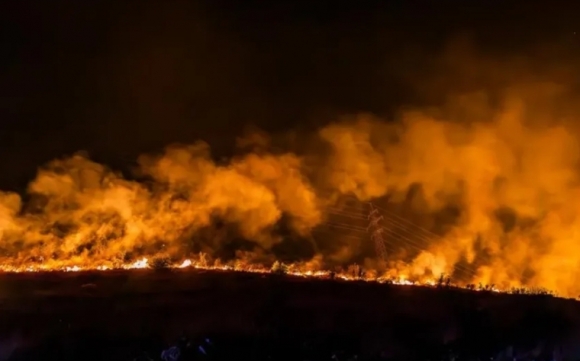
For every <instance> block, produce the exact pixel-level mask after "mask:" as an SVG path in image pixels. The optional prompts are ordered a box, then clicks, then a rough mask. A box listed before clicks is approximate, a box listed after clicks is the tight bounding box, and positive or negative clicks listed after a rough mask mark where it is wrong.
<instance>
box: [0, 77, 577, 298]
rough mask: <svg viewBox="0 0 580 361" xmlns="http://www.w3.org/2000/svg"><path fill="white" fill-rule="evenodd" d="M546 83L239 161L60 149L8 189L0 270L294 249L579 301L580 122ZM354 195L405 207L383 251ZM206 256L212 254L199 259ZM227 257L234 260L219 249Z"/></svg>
mask: <svg viewBox="0 0 580 361" xmlns="http://www.w3.org/2000/svg"><path fill="white" fill-rule="evenodd" d="M543 87H544V85H538V86H537V87H529V88H524V89H521V88H515V89H511V90H510V91H509V92H506V94H505V96H504V99H503V102H502V104H501V105H499V106H494V107H491V106H490V105H487V104H486V103H485V102H482V101H481V96H480V95H477V96H475V97H474V98H470V97H469V96H462V97H460V98H458V99H451V101H450V103H451V106H448V107H442V108H441V109H438V110H437V111H432V110H415V111H410V112H405V113H403V114H401V115H400V119H399V120H398V121H396V122H386V121H384V120H381V119H376V118H374V117H372V116H368V115H360V116H357V117H353V118H351V119H344V120H342V121H340V122H336V123H333V124H330V125H327V126H326V127H324V128H322V129H320V130H319V131H318V132H317V133H316V134H314V136H313V137H314V138H315V139H316V140H317V142H318V145H313V146H312V147H311V148H308V149H306V150H304V149H302V150H301V152H300V153H297V152H292V151H291V150H288V151H287V152H286V153H281V152H279V151H276V152H274V151H272V152H268V146H269V145H268V144H269V140H268V139H266V138H267V136H265V135H264V134H260V135H259V136H257V137H253V138H252V137H248V140H244V141H239V143H240V144H242V145H243V152H242V151H241V152H240V154H239V155H238V156H236V157H233V158H232V159H230V160H229V161H228V162H227V163H219V164H218V163H216V162H214V160H213V159H212V157H211V154H210V149H209V146H208V145H207V144H205V143H202V142H198V143H195V144H192V145H187V146H170V147H168V148H167V149H166V150H165V152H164V153H163V154H160V155H144V156H142V157H141V158H140V159H139V163H140V168H139V176H145V177H147V181H146V182H138V181H132V180H127V179H125V178H123V177H122V176H121V175H120V174H118V173H116V172H114V171H112V170H110V169H109V168H107V167H106V166H104V165H102V164H98V163H95V162H93V161H91V160H89V159H87V158H86V157H84V156H81V155H75V156H72V157H69V158H64V159H57V160H54V161H52V162H50V163H49V164H47V165H46V166H44V167H42V168H40V169H39V171H38V174H37V176H36V178H35V179H34V180H32V182H30V184H29V187H28V196H29V197H27V201H26V202H23V200H22V198H21V197H20V195H18V194H15V193H10V192H0V270H3V271H5V272H39V271H52V270H54V271H68V272H76V271H83V270H101V271H106V270H112V269H137V268H148V267H154V268H155V267H157V265H158V263H159V264H163V263H164V262H165V263H167V264H166V266H170V267H174V268H188V267H192V268H203V269H223V270H240V271H246V272H270V267H269V266H264V265H271V264H273V263H274V262H275V261H276V260H277V259H278V258H280V256H279V255H280V254H284V255H285V256H288V255H289V254H290V253H292V252H295V254H293V253H292V254H291V256H293V257H294V258H292V259H294V260H297V259H298V260H303V262H298V261H296V263H295V264H291V265H286V266H284V267H283V268H284V269H283V272H285V273H287V274H290V275H294V276H302V277H330V273H329V272H328V270H335V269H338V268H340V269H342V271H337V272H336V275H335V276H336V277H337V278H342V279H354V278H357V277H354V273H353V272H351V271H344V268H345V267H347V266H348V265H351V264H354V263H359V264H361V266H362V267H363V268H364V270H365V271H366V274H365V275H364V279H366V280H369V281H370V280H376V281H378V282H387V281H389V282H393V283H398V284H423V285H436V284H437V283H438V278H439V275H441V274H449V275H455V277H453V278H454V279H453V280H452V281H453V282H454V283H455V284H457V285H462V286H467V285H468V284H475V285H479V284H480V283H481V284H483V285H494V286H493V287H492V286H489V287H490V290H498V289H501V290H512V289H514V288H515V289H520V288H529V289H534V288H541V287H545V288H547V289H550V290H553V291H555V292H557V293H558V294H560V295H563V296H567V297H577V296H578V295H579V294H580V284H578V283H577V282H576V280H577V277H578V276H579V273H580V203H579V202H578V201H577V200H578V199H580V170H579V168H578V165H579V163H580V147H579V138H578V135H579V134H580V129H578V126H577V123H574V122H571V121H570V120H569V119H568V118H558V117H557V116H556V115H554V116H553V117H552V116H551V115H552V114H557V110H558V109H555V108H554V106H553V105H552V104H553V103H557V104H560V103H561V102H560V103H558V101H559V99H561V93H559V92H558V91H554V90H553V87H551V86H548V90H545V89H544V88H543ZM530 89H531V90H530ZM569 117H570V116H569ZM349 196H350V197H354V198H356V200H357V202H358V204H360V205H362V204H366V202H370V201H372V202H377V204H380V205H381V207H382V208H383V209H387V208H388V209H387V211H388V212H391V213H392V214H395V215H396V216H389V217H391V218H388V219H386V220H385V229H386V236H385V237H386V239H387V243H388V246H389V249H388V254H389V256H388V259H386V260H384V262H378V261H377V259H376V256H375V254H374V253H373V252H374V251H369V250H370V249H373V247H372V245H370V243H371V240H370V239H369V235H368V232H367V224H368V219H367V218H366V213H365V212H366V211H365V210H364V209H361V210H360V212H359V211H358V210H356V209H354V208H352V207H354V206H351V208H348V207H346V208H345V206H344V204H343V203H344V199H345V197H349ZM28 199H29V200H28ZM386 199H388V201H387V200H386ZM357 212H358V213H357ZM399 215H400V217H401V218H404V219H406V220H409V222H410V223H413V224H415V225H417V227H416V228H412V227H415V226H410V225H409V224H410V223H405V224H402V223H400V222H402V221H400V220H399V218H397V217H399ZM385 216H386V213H385ZM341 217H342V218H341ZM337 219H340V220H337ZM357 222H358V223H357ZM324 227H327V228H330V227H338V228H336V229H338V230H335V231H334V233H332V232H331V233H328V232H326V231H325V230H324ZM409 227H411V228H412V229H411V228H409ZM321 232H326V233H323V234H321ZM240 239H241V240H243V242H242V243H243V246H234V243H232V242H233V241H232V240H240ZM244 242H245V243H244ZM293 242H294V244H293V245H292V244H291V243H293ZM289 243H290V244H291V245H290V246H288V249H290V251H288V250H286V248H284V247H282V245H287V244H289ZM294 246H296V247H294ZM293 247H294V248H293ZM232 248H235V249H234V250H233V252H232ZM199 252H202V253H203V254H206V255H207V256H204V257H198V258H195V257H191V256H190V255H192V254H198V253H199ZM224 253H225V254H229V256H227V257H224V256H223V254H224ZM219 258H223V259H227V261H224V263H220V262H218V261H209V259H211V260H216V259H219ZM280 259H281V258H280ZM276 267H281V265H280V264H279V263H278V264H277V266H276ZM458 271H462V272H458ZM463 271H465V272H463ZM460 273H461V274H460ZM471 288H474V287H471ZM475 288H478V287H475Z"/></svg>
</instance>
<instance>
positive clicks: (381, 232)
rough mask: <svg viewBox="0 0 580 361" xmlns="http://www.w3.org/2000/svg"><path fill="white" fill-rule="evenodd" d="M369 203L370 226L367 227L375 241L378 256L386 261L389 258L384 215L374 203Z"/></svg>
mask: <svg viewBox="0 0 580 361" xmlns="http://www.w3.org/2000/svg"><path fill="white" fill-rule="evenodd" d="M369 205H370V212H369V216H368V219H369V226H368V227H367V231H368V232H370V235H371V240H372V241H373V242H374V243H375V251H376V252H377V257H378V258H379V260H380V261H383V262H384V261H386V260H387V248H386V241H385V228H384V227H383V225H382V223H381V221H382V220H383V216H382V215H381V214H380V212H379V210H378V209H377V208H375V207H374V206H373V204H372V203H369Z"/></svg>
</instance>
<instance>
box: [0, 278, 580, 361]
mask: <svg viewBox="0 0 580 361" xmlns="http://www.w3.org/2000/svg"><path fill="white" fill-rule="evenodd" d="M0 312H1V313H0V360H76V361H89V360H133V359H135V358H136V357H138V356H139V355H140V354H143V353H147V354H148V355H150V357H151V358H152V359H155V360H157V359H159V357H160V352H161V350H163V349H164V348H167V347H168V346H170V345H171V344H172V343H173V342H174V341H175V340H177V339H178V338H179V337H181V336H183V335H187V336H188V337H189V338H190V339H192V340H194V343H195V342H197V340H201V339H203V338H205V337H209V338H210V339H211V340H212V343H213V345H214V346H213V351H212V352H213V355H214V356H211V358H213V359H224V360H246V359H247V360H250V359H256V360H258V359H270V360H286V359H287V360H306V359H310V360H316V359H320V360H323V359H324V360H330V359H331V356H332V353H333V352H336V351H340V350H342V351H344V352H346V354H353V355H354V354H357V355H359V360H360V359H409V360H426V359H431V360H435V359H437V360H441V359H445V360H450V359H452V358H451V357H450V355H451V354H452V353H455V354H458V355H460V356H461V357H460V358H459V359H487V360H489V359H490V357H495V359H510V360H511V359H513V358H514V357H519V358H520V359H524V358H523V357H528V358H527V359H531V357H532V356H533V357H536V359H540V358H541V357H545V358H546V359H550V358H554V357H555V358H556V359H559V358H560V359H580V350H579V345H580V303H578V302H576V301H573V300H564V299H556V298H552V297H549V296H525V295H519V296H518V295H505V294H497V293H487V292H469V291H464V290H457V289H448V288H441V289H433V288H421V287H409V286H392V285H379V284H374V283H366V282H343V281H331V280H312V279H300V278H293V277H286V276H275V275H257V274H244V273H227V272H203V271H185V270H183V271H151V270H144V271H123V272H109V273H77V274H75V273H62V274H56V273H53V274H3V275H0ZM502 353H503V354H502ZM346 354H345V356H343V357H339V360H346V359H347V358H346ZM498 355H499V356H498ZM502 355H503V356H502ZM198 356H199V357H201V355H198Z"/></svg>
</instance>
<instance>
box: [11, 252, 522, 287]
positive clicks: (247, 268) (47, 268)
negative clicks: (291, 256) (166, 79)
mask: <svg viewBox="0 0 580 361" xmlns="http://www.w3.org/2000/svg"><path fill="white" fill-rule="evenodd" d="M151 268H154V266H153V265H152V264H151V263H150V259H149V258H147V257H143V258H140V259H138V260H136V261H134V262H131V263H126V264H119V263H117V264H115V263H110V264H101V265H92V266H79V265H73V266H59V265H57V264H54V265H48V264H37V265H23V266H13V265H6V264H0V272H4V273H39V272H87V271H101V272H107V271H113V270H138V269H151ZM166 268H168V269H197V270H208V271H230V272H246V273H261V274H271V273H282V274H284V275H287V276H293V277H302V278H312V279H337V280H343V281H363V282H376V283H383V284H385V283H388V284H394V285H400V286H424V287H438V286H442V285H443V284H442V283H441V281H438V280H435V279H425V280H421V281H420V280H414V281H412V280H410V279H409V278H408V277H407V276H404V275H400V276H398V277H392V276H377V274H376V273H374V272H370V273H368V274H367V273H363V274H361V273H358V272H357V271H356V270H358V269H359V268H358V266H357V267H355V268H354V271H353V270H350V271H349V270H343V271H339V272H334V271H328V270H313V269H308V266H305V265H302V264H289V265H285V264H282V263H280V262H275V263H274V265H273V266H272V267H266V266H264V265H258V264H248V263H247V262H234V263H231V264H222V263H221V262H220V261H219V260H216V261H215V262H214V263H213V264H209V263H208V262H207V261H206V259H205V255H203V254H202V255H200V257H199V260H195V259H185V260H183V261H181V262H176V263H170V264H167V265H166ZM447 286H451V287H456V288H464V289H471V288H469V287H468V286H467V285H460V284H453V285H447ZM471 290H473V291H484V290H485V291H490V292H502V293H513V290H500V289H498V288H496V287H480V288H473V289H471Z"/></svg>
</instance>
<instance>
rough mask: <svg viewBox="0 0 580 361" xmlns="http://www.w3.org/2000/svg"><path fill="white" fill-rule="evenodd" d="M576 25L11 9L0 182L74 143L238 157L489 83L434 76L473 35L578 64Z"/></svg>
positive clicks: (546, 7) (578, 8) (415, 13)
mask: <svg viewBox="0 0 580 361" xmlns="http://www.w3.org/2000/svg"><path fill="white" fill-rule="evenodd" d="M579 19H580V4H578V2H577V1H570V0H568V1H549V2H547V1H477V0H471V1H465V0H462V1H410V0H382V1H371V0H362V1H361V0H359V1H354V0H349V1H341V0H333V1H286V0H277V1H249V0H244V1H240V0H205V1H190V2H183V1H76V0H75V1H63V0H54V1H36V2H33V1H25V0H23V1H6V2H4V3H3V4H2V6H1V8H0V21H1V22H0V29H1V32H0V39H1V44H2V49H1V57H0V121H1V130H0V187H1V188H2V189H6V190H17V191H22V190H23V189H24V187H25V185H26V183H27V182H28V181H29V180H30V179H32V178H33V176H34V173H35V171H36V169H37V167H38V166H40V165H42V164H43V163H45V162H46V161H48V160H50V159H52V158H55V157H61V156H64V155H67V154H70V153H72V152H75V151H77V150H86V151H88V153H89V155H90V156H91V158H92V159H94V160H96V161H99V162H105V163H107V164H109V165H111V166H112V167H114V168H116V169H120V170H126V169H128V167H130V166H131V164H133V163H132V162H133V161H134V159H135V158H136V156H137V155H138V154H140V153H143V152H149V151H156V150H160V149H161V148H162V147H163V146H165V145H167V144H170V143H173V142H193V141H195V140H197V139H204V140H206V141H208V142H209V143H210V144H211V145H212V147H213V149H214V151H215V153H216V154H217V155H222V154H225V155H227V154H229V152H231V150H232V146H233V144H234V141H233V140H234V138H235V136H236V135H238V134H239V133H240V132H241V131H242V130H243V129H244V127H246V126H247V125H248V124H253V125H255V126H258V127H260V128H263V129H265V130H267V131H285V130H288V129H293V128H297V127H300V128H304V129H308V128H315V127H317V126H320V125H322V124H324V123H327V122H330V121H332V120H335V119H336V118H337V116H339V115H344V114H351V113H357V112H372V113H376V114H378V115H381V116H389V115H390V114H392V113H393V112H395V111H396V110H397V109H399V108H400V107H402V106H414V105H418V104H421V105H424V104H430V103H437V102H439V101H441V97H442V96H443V95H444V94H445V93H446V92H452V91H454V90H457V89H464V88H466V87H467V88H469V87H479V86H484V85H483V83H482V82H483V81H478V80H477V79H478V77H477V73H478V70H477V69H475V70H473V69H471V71H469V72H467V73H466V70H465V69H459V70H456V69H444V73H445V74H446V75H445V76H444V77H439V78H437V74H441V73H440V72H443V70H442V69H440V62H438V60H437V59H439V57H440V54H442V53H443V52H444V49H448V48H449V47H450V46H451V47H452V48H453V46H454V48H453V49H455V50H454V51H457V52H459V54H461V52H462V51H463V50H464V49H463V46H467V45H462V44H466V43H467V42H466V40H465V39H469V42H468V43H470V44H471V46H472V47H473V48H475V49H476V51H477V52H478V53H481V54H484V55H485V56H488V57H492V58H494V57H496V58H501V57H506V56H516V57H517V56H519V57H529V58H533V57H535V58H536V59H537V57H538V54H540V57H541V54H549V55H547V56H546V59H543V58H542V59H539V60H537V64H540V65H539V66H540V67H541V66H542V65H541V64H542V62H544V61H546V62H548V61H552V62H553V61H556V62H562V63H563V64H564V63H567V64H575V63H577V64H580V57H578V53H579V50H580V49H579V48H580V40H579V39H580V25H578V24H580V21H579ZM575 32H576V33H577V34H578V35H576V34H574V33H575ZM449 44H455V45H449ZM538 48H540V49H543V50H540V51H538V50H537V49H538ZM548 58H549V59H548ZM576 60H578V61H577V62H576ZM433 79H438V80H437V81H434V80H433Z"/></svg>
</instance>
